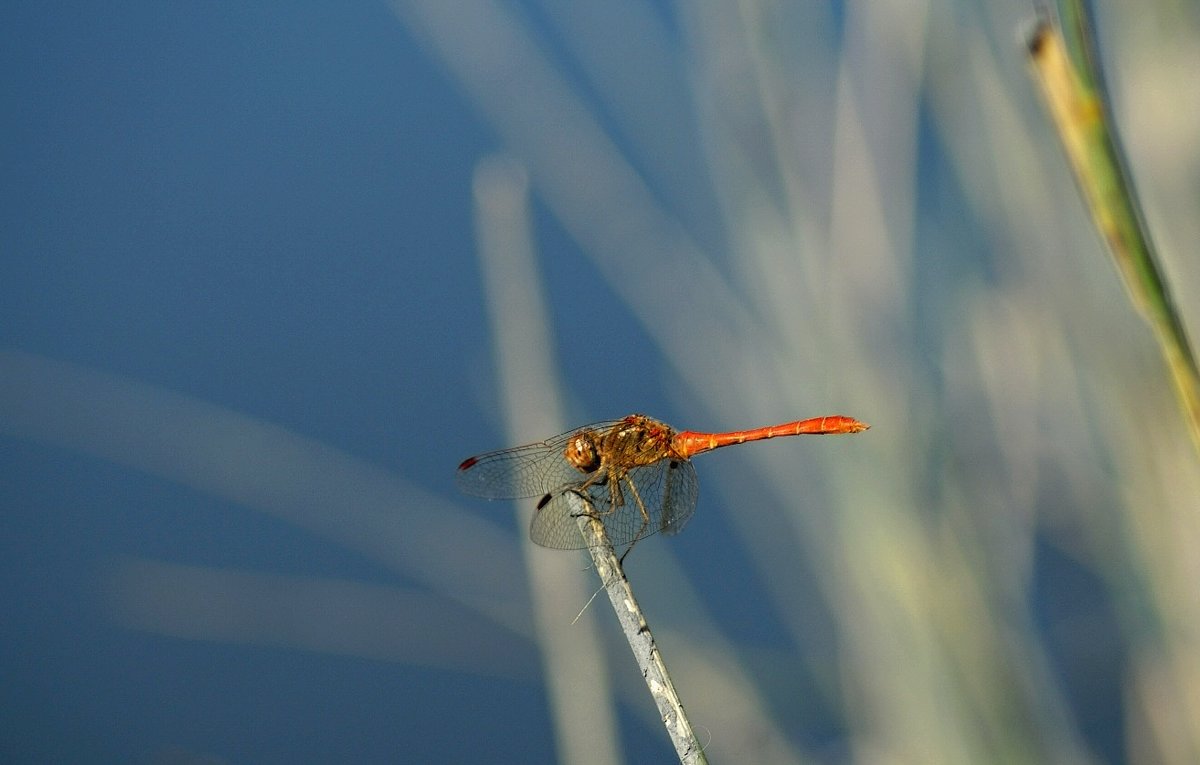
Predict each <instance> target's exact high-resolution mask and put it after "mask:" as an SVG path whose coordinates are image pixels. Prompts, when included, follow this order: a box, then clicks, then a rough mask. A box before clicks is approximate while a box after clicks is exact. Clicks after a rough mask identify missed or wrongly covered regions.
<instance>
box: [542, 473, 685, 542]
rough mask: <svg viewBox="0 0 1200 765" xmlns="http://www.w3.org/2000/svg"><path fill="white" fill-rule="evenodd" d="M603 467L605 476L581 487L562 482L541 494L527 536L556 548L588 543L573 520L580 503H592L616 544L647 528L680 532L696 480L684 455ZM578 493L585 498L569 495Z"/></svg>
mask: <svg viewBox="0 0 1200 765" xmlns="http://www.w3.org/2000/svg"><path fill="white" fill-rule="evenodd" d="M604 470H605V471H606V472H607V475H606V476H601V477H600V478H599V479H598V480H597V481H596V482H594V483H592V484H591V485H590V486H587V487H586V488H584V489H582V490H579V489H578V488H566V489H564V490H561V491H558V492H552V493H549V494H547V495H546V496H544V497H543V498H542V501H541V502H539V503H538V508H537V510H536V511H535V513H534V516H533V523H532V524H531V525H530V527H529V536H530V538H531V539H533V541H534V542H536V543H537V544H539V545H542V546H543V547H553V548H556V549H560V550H577V549H582V548H584V547H586V546H587V545H585V544H584V542H583V537H582V536H581V535H580V533H579V523H578V521H577V520H576V515H577V514H578V513H579V508H580V507H581V505H584V506H590V508H591V512H593V513H594V514H595V516H596V518H597V519H598V520H599V521H600V522H601V523H602V524H604V528H605V530H606V531H607V532H608V538H609V541H610V542H612V544H613V546H615V547H621V546H623V545H627V544H631V543H633V542H635V541H637V540H639V539H642V538H644V537H648V536H650V535H651V534H657V533H660V532H661V533H664V534H675V533H678V532H679V531H680V530H681V529H682V528H683V527H684V525H685V524H686V523H687V522H688V520H690V519H691V517H692V514H693V513H695V512H696V500H697V497H698V496H699V484H698V482H697V480H696V469H695V468H694V467H692V463H691V462H688V461H687V460H677V459H671V458H664V459H662V460H659V461H658V462H655V463H653V464H650V465H642V466H638V467H633V468H628V469H623V468H612V469H608V468H604ZM582 483H583V482H582V481H581V482H579V485H582ZM617 487H619V489H618V488H617ZM580 495H582V496H583V498H584V499H585V500H586V502H585V503H580V502H572V501H571V497H572V496H580Z"/></svg>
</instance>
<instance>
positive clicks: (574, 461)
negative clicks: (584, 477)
mask: <svg viewBox="0 0 1200 765" xmlns="http://www.w3.org/2000/svg"><path fill="white" fill-rule="evenodd" d="M563 457H564V458H565V459H566V460H567V462H568V463H570V465H571V467H573V468H575V469H576V470H578V471H579V472H580V473H585V474H586V473H594V472H596V470H598V469H599V468H600V450H599V449H598V448H597V446H596V432H595V431H594V430H581V431H579V432H578V433H576V434H575V435H573V436H571V438H570V439H569V440H568V441H567V446H566V448H565V449H563Z"/></svg>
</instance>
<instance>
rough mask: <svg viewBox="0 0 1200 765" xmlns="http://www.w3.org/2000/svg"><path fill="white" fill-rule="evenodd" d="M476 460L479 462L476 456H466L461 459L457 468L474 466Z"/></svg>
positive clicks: (462, 468)
mask: <svg viewBox="0 0 1200 765" xmlns="http://www.w3.org/2000/svg"><path fill="white" fill-rule="evenodd" d="M476 462H479V460H478V459H477V458H475V457H467V458H466V459H465V460H463V461H462V464H461V465H459V466H458V469H459V470H466V469H467V468H470V467H474V466H475V463H476Z"/></svg>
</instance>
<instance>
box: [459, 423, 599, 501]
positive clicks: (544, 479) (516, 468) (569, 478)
mask: <svg viewBox="0 0 1200 765" xmlns="http://www.w3.org/2000/svg"><path fill="white" fill-rule="evenodd" d="M614 424H615V423H614V422H598V423H595V424H593V425H587V426H585V427H584V428H575V429H574V430H570V431H567V432H566V433H562V434H560V435H557V436H555V437H554V438H551V439H548V440H546V441H541V442H539V443H536V444H529V445H527V446H517V447H514V448H512V449H501V450H499V451H495V452H488V453H487V454H480V455H479V456H476V457H471V458H469V459H467V460H464V461H463V463H462V464H461V465H459V466H458V472H457V474H456V475H455V481H456V483H457V484H458V488H459V489H460V490H461V491H462V492H463V493H464V494H470V495H471V496H474V497H484V498H486V499H520V498H522V497H539V496H542V495H544V494H546V493H548V492H556V491H558V490H561V489H563V488H564V487H567V486H577V485H579V484H580V483H582V482H583V481H585V480H586V476H584V475H583V474H582V473H580V472H579V471H578V470H576V469H575V468H574V467H572V466H571V464H570V463H569V462H567V460H566V457H565V456H564V451H565V450H566V447H567V442H568V441H569V440H570V439H571V437H572V436H574V435H575V434H576V433H578V432H580V431H581V430H586V429H591V430H600V431H603V430H604V429H606V428H609V427H611V426H612V425H614Z"/></svg>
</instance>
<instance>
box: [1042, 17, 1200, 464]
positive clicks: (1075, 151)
mask: <svg viewBox="0 0 1200 765" xmlns="http://www.w3.org/2000/svg"><path fill="white" fill-rule="evenodd" d="M1063 16H1064V19H1065V23H1064V25H1063V27H1062V29H1059V28H1057V27H1055V26H1054V25H1053V24H1052V23H1050V22H1049V21H1046V20H1043V21H1042V22H1041V23H1040V24H1038V26H1037V28H1036V29H1035V30H1034V32H1033V35H1032V36H1031V37H1030V39H1029V61H1030V65H1031V67H1032V69H1033V72H1034V74H1035V80H1036V81H1037V83H1038V85H1039V86H1040V88H1041V93H1042V97H1043V99H1044V100H1045V103H1046V107H1047V109H1048V111H1049V112H1050V116H1051V118H1052V119H1053V121H1054V125H1055V127H1056V128H1057V130H1058V135H1059V139H1060V140H1061V141H1062V144H1063V149H1064V150H1065V151H1066V154H1067V159H1068V161H1069V162H1070V164H1071V169H1072V170H1073V172H1074V174H1075V180H1076V182H1077V183H1078V185H1079V190H1080V192H1081V193H1082V194H1083V197H1084V201H1085V202H1086V203H1087V206H1088V209H1089V210H1090V211H1091V215H1092V220H1093V222H1094V223H1095V225H1096V228H1097V229H1099V230H1100V233H1101V235H1102V236H1103V237H1104V241H1105V243H1106V244H1107V245H1108V248H1109V252H1110V253H1111V254H1112V257H1113V260H1115V261H1116V264H1117V269H1118V270H1119V271H1120V272H1121V276H1122V277H1123V281H1124V283H1125V288H1126V291H1127V292H1128V294H1129V297H1130V300H1131V301H1132V302H1133V304H1134V306H1135V307H1136V308H1137V309H1138V311H1139V312H1140V313H1141V314H1142V316H1143V317H1144V318H1145V319H1146V321H1147V322H1149V324H1150V326H1151V328H1152V329H1153V331H1154V335H1155V338H1156V339H1157V340H1158V344H1159V348H1160V349H1161V351H1162V353H1163V356H1164V357H1165V359H1166V362H1167V366H1168V368H1169V369H1170V371H1171V378H1172V380H1173V381H1174V383H1175V390H1176V393H1177V395H1178V397H1179V401H1180V406H1181V407H1182V409H1183V411H1184V414H1185V417H1186V419H1187V422H1188V427H1189V431H1190V432H1191V436H1192V443H1193V445H1194V446H1195V447H1196V450H1197V452H1200V371H1198V369H1197V366H1196V357H1195V355H1194V354H1193V353H1192V348H1191V344H1190V343H1189V342H1188V338H1187V331H1186V330H1185V328H1184V326H1183V321H1182V319H1181V318H1180V316H1179V313H1178V311H1177V310H1176V309H1175V305H1174V303H1173V302H1172V300H1171V293H1170V289H1169V288H1168V285H1167V283H1166V280H1165V279H1164V277H1163V273H1162V269H1161V268H1159V265H1158V258H1157V256H1156V254H1155V251H1154V246H1153V243H1152V242H1151V240H1150V235H1149V232H1148V231H1147V229H1146V226H1145V221H1144V218H1143V216H1142V214H1141V208H1140V206H1139V203H1138V199H1137V194H1136V191H1135V189H1134V186H1133V182H1132V179H1131V178H1130V177H1129V174H1128V172H1127V171H1126V163H1125V162H1124V158H1123V155H1122V154H1121V150H1120V148H1119V146H1118V142H1117V138H1116V129H1115V126H1114V125H1113V123H1112V119H1111V116H1110V111H1109V109H1108V106H1107V99H1106V97H1105V90H1104V84H1103V78H1102V76H1101V72H1100V69H1099V66H1098V65H1097V63H1096V56H1095V45H1094V43H1093V35H1092V31H1091V25H1090V24H1089V23H1088V19H1087V13H1086V10H1085V9H1084V7H1083V4H1082V0H1064V2H1063Z"/></svg>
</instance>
